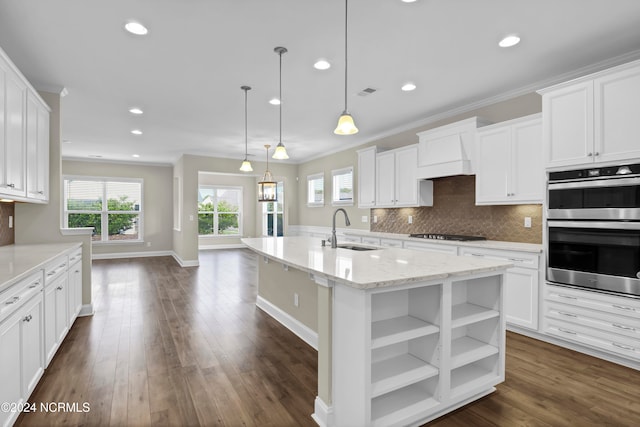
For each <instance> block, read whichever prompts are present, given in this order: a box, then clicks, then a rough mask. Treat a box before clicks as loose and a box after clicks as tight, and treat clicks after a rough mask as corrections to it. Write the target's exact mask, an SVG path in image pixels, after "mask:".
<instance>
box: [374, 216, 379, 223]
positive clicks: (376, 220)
mask: <svg viewBox="0 0 640 427" xmlns="http://www.w3.org/2000/svg"><path fill="white" fill-rule="evenodd" d="M373 222H374V223H376V222H378V215H374V216H373Z"/></svg>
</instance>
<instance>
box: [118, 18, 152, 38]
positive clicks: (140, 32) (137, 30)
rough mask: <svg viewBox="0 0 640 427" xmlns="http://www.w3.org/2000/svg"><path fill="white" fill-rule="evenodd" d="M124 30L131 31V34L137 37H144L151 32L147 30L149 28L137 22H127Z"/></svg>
mask: <svg viewBox="0 0 640 427" xmlns="http://www.w3.org/2000/svg"><path fill="white" fill-rule="evenodd" d="M124 28H125V30H127V31H129V32H130V33H131V34H135V35H136V36H144V35H145V34H147V33H148V32H149V30H147V27H145V26H144V25H142V24H141V23H139V22H136V21H130V22H127V23H126V24H125V26H124Z"/></svg>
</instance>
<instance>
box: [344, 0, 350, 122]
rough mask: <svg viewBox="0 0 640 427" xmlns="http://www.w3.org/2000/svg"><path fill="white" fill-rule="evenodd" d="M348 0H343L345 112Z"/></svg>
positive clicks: (345, 99) (345, 94) (345, 100)
mask: <svg viewBox="0 0 640 427" xmlns="http://www.w3.org/2000/svg"><path fill="white" fill-rule="evenodd" d="M348 5H349V0H344V111H345V112H347V111H348V109H347V30H348V27H347V25H348V24H347V23H348V21H349V19H348V16H347V14H348V12H349V6H348Z"/></svg>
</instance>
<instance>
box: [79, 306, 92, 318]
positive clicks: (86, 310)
mask: <svg viewBox="0 0 640 427" xmlns="http://www.w3.org/2000/svg"><path fill="white" fill-rule="evenodd" d="M93 313H95V311H93V303H90V304H83V305H82V308H81V309H80V313H78V317H86V316H93Z"/></svg>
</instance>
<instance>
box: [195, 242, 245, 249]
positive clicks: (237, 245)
mask: <svg viewBox="0 0 640 427" xmlns="http://www.w3.org/2000/svg"><path fill="white" fill-rule="evenodd" d="M246 247H247V245H245V244H244V243H228V244H224V245H200V246H198V250H199V251H207V250H210V249H242V248H246Z"/></svg>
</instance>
